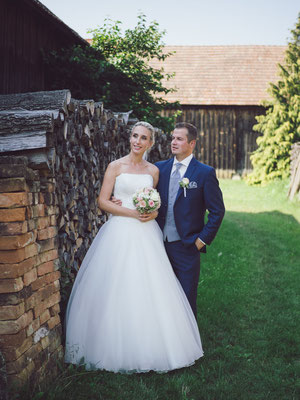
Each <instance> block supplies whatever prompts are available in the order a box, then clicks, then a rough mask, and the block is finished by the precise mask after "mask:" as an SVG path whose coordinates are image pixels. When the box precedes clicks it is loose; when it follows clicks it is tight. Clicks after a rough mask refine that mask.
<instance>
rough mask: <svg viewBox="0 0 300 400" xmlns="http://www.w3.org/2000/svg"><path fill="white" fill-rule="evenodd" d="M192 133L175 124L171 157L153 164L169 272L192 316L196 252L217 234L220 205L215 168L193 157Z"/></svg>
mask: <svg viewBox="0 0 300 400" xmlns="http://www.w3.org/2000/svg"><path fill="white" fill-rule="evenodd" d="M196 139H197V128H196V127H195V126H194V125H192V124H189V123H187V122H180V123H178V124H176V126H175V129H174V131H173V134H172V142H171V151H172V154H173V155H174V157H173V158H171V159H169V160H166V161H160V162H157V163H156V164H155V165H156V166H157V167H158V168H159V171H160V174H159V182H158V186H157V189H158V191H159V193H160V196H161V203H162V204H161V207H160V209H159V212H158V217H157V222H158V224H159V226H160V228H161V230H162V232H163V237H164V242H165V248H166V251H167V254H168V257H169V259H170V262H171V264H172V267H173V269H174V272H175V274H176V276H177V278H178V280H179V282H180V283H181V285H182V288H183V290H184V292H185V294H186V296H187V298H188V300H189V302H190V305H191V307H192V310H193V312H194V314H195V316H196V317H197V309H196V300H197V286H198V280H199V273H200V253H201V252H202V253H205V252H206V245H209V244H210V243H211V242H212V241H213V239H214V237H215V236H216V233H217V231H218V229H219V227H220V225H221V222H222V219H223V216H224V213H225V208H224V203H223V198H222V192H221V190H220V188H219V183H218V180H217V178H216V174H215V170H214V169H213V168H212V167H209V166H208V165H205V164H202V163H200V162H199V161H197V160H196V159H195V158H194V157H193V150H194V148H195V145H196ZM184 178H185V179H184ZM186 178H187V179H186ZM206 210H208V219H207V222H206V223H205V221H204V216H205V213H206Z"/></svg>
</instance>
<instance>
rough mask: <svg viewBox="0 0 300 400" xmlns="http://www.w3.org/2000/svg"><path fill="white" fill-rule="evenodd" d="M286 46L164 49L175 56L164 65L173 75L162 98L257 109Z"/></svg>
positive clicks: (275, 78)
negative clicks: (171, 90)
mask: <svg viewBox="0 0 300 400" xmlns="http://www.w3.org/2000/svg"><path fill="white" fill-rule="evenodd" d="M286 48H287V47H286V46H165V51H166V52H170V51H172V52H173V51H175V52H176V53H175V54H174V55H172V56H170V57H168V58H167V59H166V60H165V61H164V62H159V61H151V65H152V66H154V67H156V68H159V67H160V66H163V68H164V71H165V72H166V73H172V72H175V73H176V75H175V77H174V78H172V79H171V80H170V81H164V85H165V86H166V87H168V88H170V87H176V88H177V92H174V93H169V94H168V95H166V96H165V98H166V99H167V100H168V101H171V102H172V101H176V100H178V101H179V102H180V103H181V104H182V105H258V104H260V102H261V100H263V99H268V98H269V96H268V94H267V92H266V89H267V88H268V84H269V82H274V83H275V82H276V81H277V80H278V78H279V76H278V66H277V65H278V63H283V61H284V55H285V50H286Z"/></svg>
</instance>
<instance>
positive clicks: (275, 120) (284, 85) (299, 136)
mask: <svg viewBox="0 0 300 400" xmlns="http://www.w3.org/2000/svg"><path fill="white" fill-rule="evenodd" d="M291 35H292V37H291V41H290V43H288V49H287V51H286V56H285V65H284V66H283V65H280V64H279V68H280V71H279V75H280V78H281V79H280V80H279V81H278V82H277V84H270V88H269V93H270V94H271V96H272V100H271V101H270V102H268V103H264V105H265V106H266V107H267V111H266V115H261V116H258V117H256V120H257V122H258V124H256V125H255V126H254V130H256V131H258V132H261V133H262V134H263V135H262V136H260V137H258V138H257V144H258V148H257V150H256V151H254V153H253V154H252V155H251V161H252V164H253V172H252V173H251V174H250V175H249V176H248V182H249V183H251V184H264V183H266V182H268V181H271V180H274V179H277V178H280V179H281V178H286V177H288V176H289V174H290V150H291V145H292V144H293V143H295V142H297V141H299V140H300V14H299V15H298V21H297V23H296V26H295V29H294V30H292V31H291Z"/></svg>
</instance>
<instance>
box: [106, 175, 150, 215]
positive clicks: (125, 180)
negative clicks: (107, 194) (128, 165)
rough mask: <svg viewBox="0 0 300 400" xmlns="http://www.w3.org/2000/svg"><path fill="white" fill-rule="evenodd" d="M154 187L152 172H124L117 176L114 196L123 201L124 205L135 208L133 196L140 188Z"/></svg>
mask: <svg viewBox="0 0 300 400" xmlns="http://www.w3.org/2000/svg"><path fill="white" fill-rule="evenodd" d="M144 187H153V178H152V176H151V175H150V174H130V173H126V172H122V173H121V174H120V175H118V176H117V177H116V182H115V188H114V196H115V197H116V198H117V199H120V200H121V201H122V206H124V207H127V208H131V209H134V208H135V207H134V204H133V201H132V197H133V195H134V193H135V192H136V191H137V190H138V189H142V188H144Z"/></svg>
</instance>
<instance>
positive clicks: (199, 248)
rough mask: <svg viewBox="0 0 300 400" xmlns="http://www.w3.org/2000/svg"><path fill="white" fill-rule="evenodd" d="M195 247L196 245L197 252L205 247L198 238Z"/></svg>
mask: <svg viewBox="0 0 300 400" xmlns="http://www.w3.org/2000/svg"><path fill="white" fill-rule="evenodd" d="M195 245H196V247H197V249H198V250H201V249H202V247H204V246H205V244H204V243H203V242H201V240H200V239H199V238H197V239H196V241H195Z"/></svg>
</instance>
